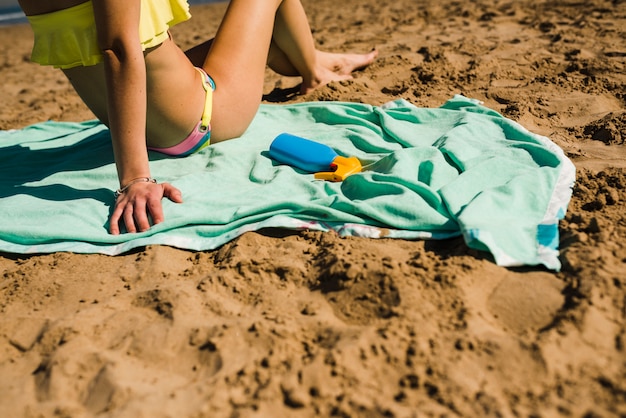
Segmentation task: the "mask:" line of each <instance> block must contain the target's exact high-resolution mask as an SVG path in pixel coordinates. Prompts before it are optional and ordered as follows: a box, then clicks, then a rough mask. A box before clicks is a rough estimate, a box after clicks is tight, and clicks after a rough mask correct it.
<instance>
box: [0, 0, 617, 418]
mask: <svg viewBox="0 0 626 418" xmlns="http://www.w3.org/2000/svg"><path fill="white" fill-rule="evenodd" d="M304 3H305V6H306V9H307V11H308V12H309V15H310V21H311V25H312V28H313V31H314V35H315V38H316V40H317V42H318V44H319V46H320V47H322V48H324V49H327V50H331V51H365V50H369V49H370V48H373V47H376V48H378V49H379V51H380V59H379V60H378V61H377V62H376V63H375V64H374V65H372V66H371V67H369V68H367V69H365V70H364V71H362V72H359V73H358V74H356V76H355V79H354V80H351V81H344V82H340V83H333V84H331V85H328V86H326V87H324V88H321V89H319V90H318V91H315V92H313V93H311V94H308V95H306V96H302V97H298V96H294V95H293V87H294V86H297V84H298V81H297V79H291V78H281V77H277V76H275V75H272V74H270V73H269V72H268V75H267V82H266V86H265V92H266V94H267V95H266V99H267V100H268V101H271V102H281V101H286V102H289V103H293V102H299V101H308V100H342V101H356V102H365V103H369V104H374V105H379V104H382V103H385V102H387V101H389V100H392V99H396V98H404V99H407V100H408V101H410V102H412V103H414V104H416V105H418V106H426V107H437V106H440V105H441V104H443V103H444V102H445V101H446V100H447V99H449V98H451V97H452V96H453V95H454V94H456V93H462V94H464V95H466V96H468V97H473V98H477V99H480V100H482V101H484V103H485V105H487V106H488V107H490V108H492V109H495V110H497V111H499V112H501V113H502V114H504V115H505V116H507V117H509V118H511V119H513V120H516V121H518V122H520V123H521V124H523V125H524V126H525V127H526V128H528V129H530V130H532V131H534V132H537V133H539V134H542V135H546V136H548V137H550V138H551V139H552V140H553V141H554V142H555V143H557V144H558V145H559V146H561V147H562V148H563V149H564V150H565V152H566V154H567V155H568V156H569V157H570V158H571V159H572V161H573V162H574V163H575V165H576V167H577V184H576V186H575V189H574V194H573V198H572V202H571V204H570V207H569V211H568V213H567V216H566V218H565V219H564V220H563V221H562V223H561V225H560V231H561V261H562V263H563V268H562V270H561V271H560V272H551V271H547V270H545V269H543V268H541V267H527V268H515V269H507V268H503V267H498V266H496V265H495V264H494V263H493V261H492V260H491V258H490V257H489V255H488V254H485V253H480V252H476V251H472V250H468V249H467V247H466V246H465V245H464V243H463V241H462V240H461V239H455V240H448V241H436V242H433V241H416V242H414V241H403V240H388V239H381V240H370V239H356V238H345V239H343V238H339V237H337V236H336V235H334V234H331V233H318V232H303V233H295V232H290V231H283V230H271V231H263V232H262V233H248V234H245V235H243V236H241V237H240V238H238V239H235V240H234V241H232V242H230V243H229V244H226V245H224V246H223V247H222V248H220V249H218V250H216V251H207V252H191V251H184V250H179V249H173V248H168V247H160V246H154V247H147V248H142V249H140V250H137V251H133V252H132V253H130V254H125V255H122V256H117V257H108V256H103V255H76V254H67V253H57V254H44V255H30V256H26V255H15V254H0V271H2V276H1V277H0V416H2V417H52V416H54V417H83V416H85V417H86V416H101V417H252V416H254V417H314V416H320V417H327V416H335V417H440V416H441V417H444V416H445V417H454V416H467V417H555V416H563V417H588V418H591V417H624V416H626V348H625V345H626V321H625V317H626V145H625V142H626V88H625V86H626V41H625V39H626V3H625V2H624V1H623V0H613V1H604V0H590V1H586V2H577V1H568V0H564V1H559V2H552V1H530V0H521V1H516V2H512V1H499V0H495V1H487V0H476V1H472V2H460V1H453V0H424V1H419V2H418V1H414V0H396V1H390V0H346V1H340V2H338V1H331V0H307V1H305V2H304ZM223 11H224V5H222V4H218V5H205V6H198V7H195V8H193V13H194V18H193V20H192V21H191V22H188V23H185V24H183V25H180V26H178V27H176V28H175V30H174V36H175V38H176V39H177V40H178V41H179V42H180V43H181V44H182V45H183V46H187V45H191V44H193V43H194V42H198V40H200V39H203V38H206V37H210V36H212V34H213V33H214V31H215V29H216V25H217V24H218V22H219V19H220V17H221V14H222V13H223ZM0 38H1V39H2V44H1V46H0V79H1V80H2V87H1V89H2V93H1V97H2V100H1V101H0V129H11V128H20V127H24V126H26V125H28V124H31V123H35V122H40V121H43V120H47V119H52V120H69V121H77V120H85V119H92V118H93V116H92V115H91V113H89V111H88V110H87V109H86V108H85V107H84V106H83V105H82V104H81V102H80V100H79V99H78V97H77V96H76V95H75V94H74V93H73V91H72V90H71V88H70V86H69V85H68V82H67V81H66V80H65V79H64V78H63V77H62V75H61V74H60V73H58V72H55V71H54V70H52V69H49V68H41V67H39V66H37V65H34V64H31V63H29V62H28V56H29V51H30V45H31V42H32V37H31V33H30V29H29V28H28V27H27V26H23V25H22V26H15V27H10V28H0ZM37 221H38V220H33V222H37ZM39 221H43V222H45V219H42V220H39Z"/></svg>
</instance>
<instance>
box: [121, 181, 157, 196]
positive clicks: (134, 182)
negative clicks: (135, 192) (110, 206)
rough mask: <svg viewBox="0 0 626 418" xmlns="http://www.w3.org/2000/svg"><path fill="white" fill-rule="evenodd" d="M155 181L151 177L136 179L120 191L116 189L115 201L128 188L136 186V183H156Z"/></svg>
mask: <svg viewBox="0 0 626 418" xmlns="http://www.w3.org/2000/svg"><path fill="white" fill-rule="evenodd" d="M156 182H157V181H156V179H154V178H152V177H139V178H136V179H134V180H131V181H130V182H129V183H128V184H127V185H126V186H124V187H122V188H121V189H117V190H116V191H115V199H116V200H117V198H118V197H120V195H121V194H123V193H124V192H125V191H126V190H128V188H129V187H130V186H132V185H133V184H137V183H156Z"/></svg>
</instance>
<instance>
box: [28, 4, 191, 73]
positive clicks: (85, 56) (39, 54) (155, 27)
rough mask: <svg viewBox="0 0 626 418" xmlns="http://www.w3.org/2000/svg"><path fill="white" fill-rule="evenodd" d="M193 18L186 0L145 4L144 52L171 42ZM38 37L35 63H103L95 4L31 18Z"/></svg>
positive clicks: (141, 36) (33, 55) (59, 65)
mask: <svg viewBox="0 0 626 418" xmlns="http://www.w3.org/2000/svg"><path fill="white" fill-rule="evenodd" d="M190 17H191V14H190V13H189V4H188V3H187V1H186V0H141V17H140V22H139V39H140V41H141V45H142V48H143V49H144V50H146V49H148V48H152V47H155V46H157V45H160V44H161V43H162V42H163V41H164V40H165V39H167V38H168V36H169V35H168V33H167V31H168V29H169V28H170V27H172V26H174V25H176V24H178V23H180V22H184V21H185V20H188V19H189V18H190ZM28 20H29V22H30V24H31V27H32V28H33V32H34V34H35V42H34V45H33V50H32V53H31V60H32V61H34V62H37V63H39V64H42V65H52V66H54V67H55V68H72V67H78V66H89V65H96V64H98V63H100V62H102V52H101V51H100V48H99V47H98V36H97V32H96V23H95V18H94V14H93V6H92V4H91V1H87V2H85V3H81V4H79V5H77V6H74V7H70V8H68V9H64V10H59V11H57V12H53V13H47V14H43V15H36V16H28Z"/></svg>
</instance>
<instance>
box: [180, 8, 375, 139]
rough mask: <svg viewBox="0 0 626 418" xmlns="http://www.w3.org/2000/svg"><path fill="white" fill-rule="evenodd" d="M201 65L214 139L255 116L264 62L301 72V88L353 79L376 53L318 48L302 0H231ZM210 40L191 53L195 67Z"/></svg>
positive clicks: (229, 134)
mask: <svg viewBox="0 0 626 418" xmlns="http://www.w3.org/2000/svg"><path fill="white" fill-rule="evenodd" d="M210 45H211V48H210V50H209V52H208V54H207V55H206V58H205V60H204V63H203V64H202V67H203V68H204V69H205V70H206V71H207V72H208V73H209V74H210V75H211V76H212V77H213V78H214V79H215V81H216V84H217V89H216V91H215V92H214V106H213V119H212V120H213V123H212V126H213V132H212V140H213V141H215V142H217V141H220V140H223V139H228V138H232V137H235V136H239V135H241V134H242V133H243V131H245V129H246V128H247V126H248V124H249V123H250V121H251V120H252V118H253V117H254V115H255V114H256V111H257V109H258V106H259V103H260V101H261V97H262V93H263V81H264V76H265V66H266V64H268V63H269V65H270V67H271V68H272V69H274V70H276V71H277V72H279V73H281V74H284V75H300V76H301V77H302V79H303V83H302V89H301V90H302V92H307V91H310V90H312V89H314V88H316V87H318V86H320V85H323V84H326V83H328V82H330V81H333V80H342V79H347V78H351V75H350V74H351V73H352V71H354V70H355V69H358V68H361V67H364V66H367V65H368V64H370V63H371V62H372V61H373V60H374V59H375V57H376V55H377V52H376V51H372V52H370V53H368V54H362V55H360V54H332V53H326V52H321V51H317V50H316V49H315V44H314V41H313V36H312V34H311V30H310V28H309V24H308V20H307V17H306V14H305V13H304V9H303V7H302V4H301V3H300V0H273V1H269V0H231V2H230V4H229V6H228V9H227V11H226V14H225V16H224V19H223V20H222V24H221V25H220V27H219V29H218V32H217V34H216V36H215V39H214V40H213V41H212V42H211V44H210ZM208 46H209V43H205V44H203V45H201V46H199V47H198V48H194V49H192V50H190V51H188V56H189V57H190V59H191V60H192V62H194V63H195V64H196V65H197V62H198V60H199V59H198V57H200V56H202V54H203V53H204V51H206V50H207V49H208Z"/></svg>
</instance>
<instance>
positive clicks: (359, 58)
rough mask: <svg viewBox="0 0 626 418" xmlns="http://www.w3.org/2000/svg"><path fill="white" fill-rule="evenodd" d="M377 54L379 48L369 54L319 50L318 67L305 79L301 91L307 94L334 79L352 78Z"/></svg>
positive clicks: (372, 60)
mask: <svg viewBox="0 0 626 418" xmlns="http://www.w3.org/2000/svg"><path fill="white" fill-rule="evenodd" d="M377 56H378V51H377V50H372V51H371V52H369V53H367V54H337V53H332V52H323V51H317V64H318V68H317V70H316V71H315V74H314V76H313V78H311V80H303V82H302V86H301V88H300V92H301V93H302V94H306V93H309V92H311V91H313V90H315V89H316V88H318V87H321V86H324V85H326V84H328V83H330V82H332V81H341V80H350V79H352V73H353V72H354V71H356V70H360V69H362V68H365V67H367V66H368V65H370V64H371V63H372V62H374V60H375V59H376V57H377Z"/></svg>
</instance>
